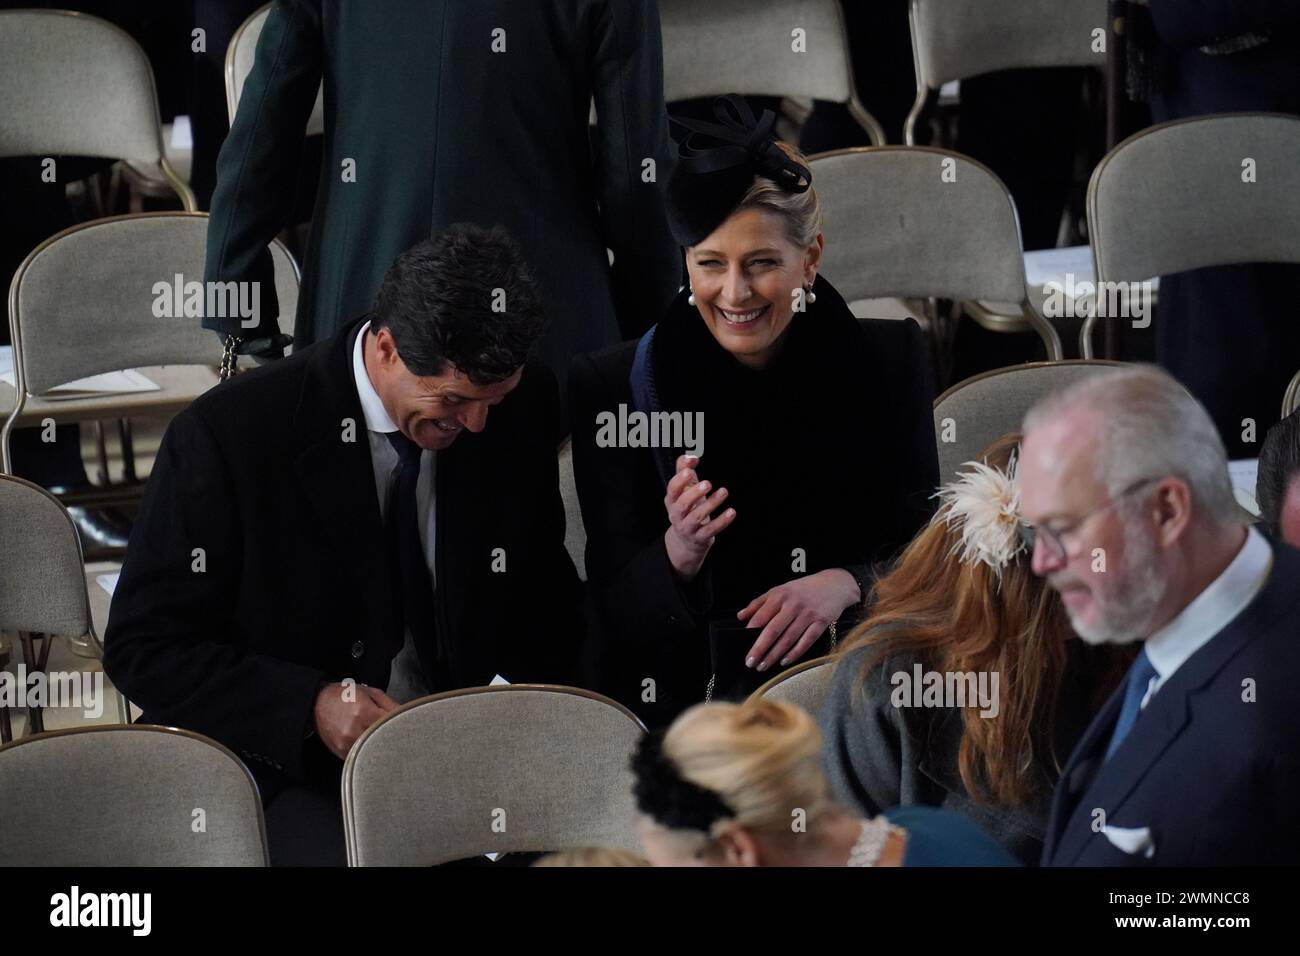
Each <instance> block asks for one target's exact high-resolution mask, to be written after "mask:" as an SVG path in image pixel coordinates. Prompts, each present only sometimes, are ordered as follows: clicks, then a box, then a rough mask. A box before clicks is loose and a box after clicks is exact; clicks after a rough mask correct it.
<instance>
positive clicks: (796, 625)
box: [736, 568, 862, 671]
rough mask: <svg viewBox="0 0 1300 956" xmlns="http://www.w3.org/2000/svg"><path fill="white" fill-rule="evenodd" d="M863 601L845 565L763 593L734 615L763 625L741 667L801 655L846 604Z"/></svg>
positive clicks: (762, 666)
mask: <svg viewBox="0 0 1300 956" xmlns="http://www.w3.org/2000/svg"><path fill="white" fill-rule="evenodd" d="M860 600H862V594H861V592H860V591H859V590H858V582H857V581H856V580H854V578H853V575H851V574H849V572H847V571H845V570H844V569H843V568H827V569H826V570H825V571H819V572H817V573H816V574H810V575H808V576H806V577H802V578H795V579H794V580H793V581H787V582H786V583H785V584H780V585H777V586H776V587H774V588H772V590H770V591H768V592H767V593H765V594H761V595H759V596H758V597H756V598H754V600H752V601H750V602H749V604H748V605H746V606H745V607H744V608H742V609H741V611H740V613H739V614H737V615H736V616H737V617H738V618H740V619H741V620H742V621H748V622H749V623H748V625H747V626H748V627H750V628H760V627H761V628H762V629H763V630H762V632H761V633H760V634H759V635H758V640H756V641H755V642H754V646H753V647H751V648H750V649H749V654H748V655H746V657H745V666H746V667H753V666H755V665H758V669H759V670H760V671H765V670H767V669H768V668H769V667H771V666H772V665H773V664H775V663H776V662H777V661H780V662H781V665H782V666H785V665H786V664H788V663H789V662H791V661H796V660H798V659H799V658H800V657H802V656H803V655H804V654H805V653H806V652H807V650H808V648H810V647H812V646H813V644H815V643H816V642H817V638H818V637H819V636H820V635H821V633H822V632H823V631H825V630H826V628H828V627H830V626H831V623H832V622H833V621H837V620H839V617H840V615H841V614H843V613H844V611H845V609H846V608H849V607H852V606H853V605H854V604H857V603H858V602H859V601H860Z"/></svg>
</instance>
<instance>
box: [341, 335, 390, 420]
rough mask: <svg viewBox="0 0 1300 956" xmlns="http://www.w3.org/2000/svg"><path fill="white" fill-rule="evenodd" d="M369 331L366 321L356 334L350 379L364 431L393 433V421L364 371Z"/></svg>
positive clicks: (368, 374) (368, 375)
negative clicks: (363, 419)
mask: <svg viewBox="0 0 1300 956" xmlns="http://www.w3.org/2000/svg"><path fill="white" fill-rule="evenodd" d="M369 331H370V323H369V322H368V321H367V322H366V324H365V325H363V326H361V331H360V332H358V333H357V341H356V344H355V345H354V346H353V347H352V377H353V378H354V379H356V383H357V397H358V398H360V399H361V413H362V414H363V415H364V416H365V418H366V429H367V431H372V432H395V431H397V426H396V425H394V424H393V420H392V419H391V418H389V417H388V412H387V411H386V410H385V409H384V403H383V402H382V401H381V400H380V398H379V393H378V392H376V391H375V386H374V385H373V384H371V382H370V373H368V372H367V371H366V360H365V358H364V354H365V353H364V347H365V341H366V333H367V332H369Z"/></svg>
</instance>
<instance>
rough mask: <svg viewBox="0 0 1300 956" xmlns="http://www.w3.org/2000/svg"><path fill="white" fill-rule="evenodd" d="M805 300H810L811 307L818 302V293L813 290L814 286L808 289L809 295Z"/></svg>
mask: <svg viewBox="0 0 1300 956" xmlns="http://www.w3.org/2000/svg"><path fill="white" fill-rule="evenodd" d="M804 298H805V299H807V300H808V304H809V305H812V304H813V303H814V302H816V301H817V293H816V292H814V291H813V290H812V286H809V287H808V293H807V294H806V295H805V296H804Z"/></svg>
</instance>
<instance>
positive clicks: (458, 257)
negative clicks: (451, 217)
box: [371, 223, 547, 385]
mask: <svg viewBox="0 0 1300 956" xmlns="http://www.w3.org/2000/svg"><path fill="white" fill-rule="evenodd" d="M546 322H547V319H546V314H545V310H544V308H543V305H542V295H541V290H540V289H539V288H538V286H537V283H536V281H535V280H534V278H533V275H532V272H531V271H530V270H529V268H528V265H527V263H526V262H525V261H524V255H523V252H522V251H521V250H520V248H519V245H518V243H516V242H515V240H514V239H513V238H511V236H510V234H509V233H508V232H506V230H505V229H504V228H502V227H501V226H493V227H492V228H490V229H488V228H486V227H484V226H479V225H475V224H473V223H456V224H455V225H453V226H451V227H450V228H448V229H447V231H446V232H444V233H443V234H442V235H440V236H437V237H435V238H433V239H425V240H424V241H422V242H420V243H418V244H417V245H414V246H412V247H411V248H410V249H407V250H406V251H405V252H403V253H402V254H401V255H400V256H398V257H397V261H396V262H394V263H393V265H392V268H390V269H389V270H388V274H387V275H385V276H384V283H383V285H382V286H381V287H380V289H379V295H378V297H377V298H376V299H375V307H374V312H373V315H372V316H371V329H373V330H374V331H376V332H378V331H379V330H380V329H383V328H387V329H389V330H390V331H391V332H392V333H393V338H394V339H395V340H396V342H397V354H398V355H400V356H401V358H402V362H403V363H405V365H406V367H407V368H408V369H410V370H411V372H412V373H414V374H415V375H419V376H429V375H440V374H442V373H443V372H444V371H445V370H446V368H447V363H448V362H450V363H451V364H453V365H455V366H456V368H458V369H460V370H461V371H462V372H463V373H465V375H466V376H468V378H469V380H470V381H471V382H473V383H474V384H475V385H491V384H493V383H495V382H500V381H503V380H504V379H507V378H509V377H510V376H511V375H513V374H514V373H515V370H516V369H518V368H519V367H520V366H522V365H523V364H524V361H525V360H526V359H527V358H528V353H529V352H530V351H531V350H532V348H533V346H534V345H535V344H536V343H537V340H538V339H540V338H541V336H542V333H543V332H544V331H545V330H546Z"/></svg>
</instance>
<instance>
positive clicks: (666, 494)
mask: <svg viewBox="0 0 1300 956" xmlns="http://www.w3.org/2000/svg"><path fill="white" fill-rule="evenodd" d="M715 111H716V114H717V117H718V121H719V122H718V123H716V124H715V123H697V122H691V123H690V124H689V125H688V129H689V130H690V135H689V136H688V137H687V138H686V139H685V140H684V141H683V142H682V144H681V146H680V148H679V149H680V161H679V163H678V165H677V167H676V168H675V170H674V173H673V177H672V179H671V181H670V182H669V186H668V194H669V210H668V213H669V214H668V218H669V222H670V224H671V225H672V227H673V231H674V234H675V235H676V237H677V240H678V242H679V243H680V244H681V245H682V247H683V249H684V251H685V257H686V267H687V271H688V274H689V277H690V288H689V289H682V290H681V291H680V292H679V293H678V295H677V297H676V299H675V300H674V301H673V303H672V305H671V306H670V307H669V309H668V312H667V313H666V314H665V315H664V316H663V318H662V319H661V320H660V321H659V323H658V324H657V325H655V327H654V328H653V329H651V330H650V332H648V333H647V334H646V336H645V337H643V338H642V339H641V340H640V341H639V342H632V343H626V344H624V345H622V346H617V347H615V348H614V349H611V350H608V351H605V352H601V353H596V354H594V355H586V356H579V357H578V358H577V359H576V360H575V363H574V367H573V371H572V372H571V379H570V388H571V393H572V395H571V399H572V407H573V410H574V468H575V475H576V478H577V485H578V494H579V499H580V501H581V504H582V510H583V518H584V523H585V525H586V528H587V533H588V542H587V566H588V568H589V569H591V570H590V572H589V573H590V574H591V581H592V585H593V587H594V590H595V592H596V594H597V597H598V602H599V606H600V613H601V616H602V619H603V620H602V623H603V632H604V633H605V634H607V635H610V636H611V637H610V640H609V641H608V642H607V643H605V644H604V645H603V647H602V648H601V651H602V652H603V653H601V654H599V655H598V666H597V672H598V673H599V674H601V675H602V676H603V677H604V679H605V689H606V690H607V691H608V692H609V693H611V694H612V695H614V696H616V697H619V698H621V699H622V700H624V701H625V702H626V703H627V704H628V705H629V706H632V707H633V708H636V709H639V710H640V712H641V714H642V716H643V718H644V719H646V721H647V722H648V723H652V724H661V723H664V722H666V721H667V720H670V719H671V718H672V717H673V716H674V715H675V714H676V713H678V712H679V711H681V710H682V709H683V708H684V707H686V706H688V705H690V704H692V703H695V702H697V701H699V700H701V699H704V698H705V697H706V695H712V696H713V697H715V698H721V697H735V696H740V695H743V694H745V693H746V692H748V691H749V690H751V689H753V688H754V687H756V686H757V684H758V683H760V682H762V681H763V680H764V679H766V678H768V677H770V676H771V674H772V672H773V670H774V669H775V668H778V667H783V666H785V665H787V664H789V663H792V662H794V661H796V660H799V659H801V658H804V657H807V656H810V655H813V654H816V653H824V652H825V650H826V649H828V648H829V646H830V643H831V640H832V638H831V634H832V633H834V632H835V630H836V629H838V627H839V626H840V625H842V624H847V623H848V622H849V621H851V620H852V619H853V618H854V617H855V615H856V610H857V606H858V604H859V602H860V601H861V599H862V597H863V595H864V593H865V590H866V587H867V586H868V582H869V579H870V575H871V567H872V563H873V562H874V561H877V560H881V559H884V558H887V557H889V556H890V555H891V554H892V553H893V552H894V551H895V549H897V548H898V547H900V546H901V545H902V544H904V543H905V542H906V541H907V540H908V539H909V538H910V537H911V535H912V533H913V532H914V531H915V530H916V528H917V527H919V526H920V525H921V524H922V523H924V521H925V519H926V517H927V515H928V513H929V504H928V502H927V500H926V495H927V494H928V493H929V491H930V490H931V488H932V487H933V485H934V484H936V483H937V481H938V476H937V465H936V461H935V445H934V431H933V420H932V416H931V411H930V403H931V398H932V386H931V373H930V368H929V358H928V355H929V353H928V349H927V348H926V346H925V342H924V339H923V338H922V335H921V332H920V329H919V328H918V327H917V326H916V325H915V323H912V322H889V321H863V322H860V321H859V320H858V319H856V318H855V317H854V316H853V315H852V313H850V312H849V309H848V306H847V305H846V304H845V303H844V301H843V299H842V298H841V297H840V295H839V294H838V293H837V292H836V291H835V289H834V288H833V287H832V286H831V285H830V283H829V282H827V281H826V279H825V278H824V277H822V276H820V275H818V267H819V265H820V263H821V252H822V247H823V237H822V235H821V211H820V207H819V205H818V199H817V193H816V191H815V190H814V189H813V187H812V175H811V173H810V171H809V169H808V166H807V163H806V161H805V160H804V158H803V156H802V155H801V154H800V153H799V152H798V151H797V150H795V149H794V148H793V147H791V146H789V145H787V144H785V143H781V142H779V141H778V140H777V139H776V138H775V136H774V135H773V134H772V124H773V122H774V117H773V115H772V114H771V113H770V112H764V113H763V115H762V116H761V117H759V118H757V119H756V118H755V117H754V116H753V114H752V112H751V111H750V110H749V107H748V106H747V105H746V104H745V102H744V100H742V99H740V98H739V97H736V96H730V97H723V98H720V99H719V100H718V101H717V103H716V104H715ZM624 405H626V406H629V407H631V408H632V409H633V410H634V411H638V412H643V413H646V414H648V415H655V414H662V413H679V412H680V413H681V414H682V415H683V416H700V417H702V419H703V422H704V424H705V425H706V426H707V428H708V435H709V442H708V450H707V451H706V452H704V453H703V456H702V457H701V456H700V455H699V454H695V455H688V453H689V452H692V451H696V452H697V451H698V449H688V448H683V447H677V448H670V447H644V446H643V445H638V446H637V447H631V443H628V446H627V447H623V446H619V447H610V443H609V442H608V441H598V440H597V439H598V435H599V429H598V427H597V426H598V424H599V422H601V421H608V419H609V416H610V414H611V413H613V412H614V411H615V410H617V409H619V408H620V407H621V406H624ZM606 431H608V429H606ZM881 448H888V449H890V450H891V451H890V460H889V461H888V463H887V464H884V463H882V462H881V461H880V459H879V457H878V455H877V454H876V451H877V450H878V449H881ZM614 635H617V643H615V640H614V637H613V636H614Z"/></svg>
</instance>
